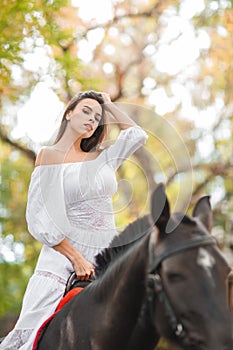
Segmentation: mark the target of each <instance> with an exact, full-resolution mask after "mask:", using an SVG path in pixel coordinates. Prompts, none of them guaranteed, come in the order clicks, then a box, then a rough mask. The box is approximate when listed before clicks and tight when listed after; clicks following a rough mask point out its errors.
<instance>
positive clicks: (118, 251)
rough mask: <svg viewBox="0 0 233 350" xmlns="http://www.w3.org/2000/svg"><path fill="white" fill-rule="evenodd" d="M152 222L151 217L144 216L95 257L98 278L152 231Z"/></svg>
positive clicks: (131, 224)
mask: <svg viewBox="0 0 233 350" xmlns="http://www.w3.org/2000/svg"><path fill="white" fill-rule="evenodd" d="M151 227H152V224H151V220H150V217H149V215H146V216H143V217H142V218H139V219H137V220H135V221H134V222H132V223H130V224H129V225H128V226H127V227H126V228H125V229H124V231H122V232H121V233H120V234H119V235H116V236H115V237H114V238H113V240H112V241H111V243H110V245H109V247H108V248H105V249H103V250H102V251H101V252H100V253H99V254H97V255H96V256H95V262H96V264H95V265H96V268H95V276H96V278H98V277H100V276H101V275H103V273H104V272H105V271H106V269H107V267H108V266H109V265H110V264H111V263H112V262H113V261H115V260H116V259H117V258H118V257H119V256H121V255H123V254H124V253H125V252H126V251H128V249H129V248H131V247H132V246H133V245H134V244H135V243H136V242H138V241H140V240H141V239H142V238H143V237H144V236H145V235H146V234H148V233H149V232H150V231H151Z"/></svg>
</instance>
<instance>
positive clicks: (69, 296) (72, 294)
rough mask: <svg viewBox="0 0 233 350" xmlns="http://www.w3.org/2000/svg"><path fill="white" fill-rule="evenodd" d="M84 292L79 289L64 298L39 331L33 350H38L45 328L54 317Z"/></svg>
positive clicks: (73, 290)
mask: <svg viewBox="0 0 233 350" xmlns="http://www.w3.org/2000/svg"><path fill="white" fill-rule="evenodd" d="M82 290H83V288H80V287H77V288H74V289H72V290H71V291H69V292H68V293H67V294H66V295H65V296H64V298H62V299H61V301H60V303H59V304H58V306H57V308H56V310H55V312H54V313H53V314H52V315H51V316H50V317H49V318H48V319H47V320H46V321H44V322H43V323H42V325H41V326H40V328H39V329H38V331H37V333H36V337H35V340H34V343H33V347H32V350H36V349H37V344H38V341H39V339H40V336H41V335H42V333H43V331H44V329H45V327H46V326H47V325H48V324H49V322H50V321H51V320H52V319H53V318H54V316H55V315H56V314H57V313H58V312H59V311H60V310H61V308H62V307H63V306H64V305H66V304H67V303H68V301H70V300H71V299H72V298H73V297H74V296H75V295H77V294H78V293H80V292H81V291H82Z"/></svg>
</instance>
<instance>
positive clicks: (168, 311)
mask: <svg viewBox="0 0 233 350" xmlns="http://www.w3.org/2000/svg"><path fill="white" fill-rule="evenodd" d="M214 244H216V240H215V239H214V238H213V237H211V236H204V237H198V238H194V239H192V240H190V241H189V242H181V243H180V242H177V244H174V245H173V246H172V247H171V248H170V249H169V250H165V249H166V248H165V247H162V248H160V249H159V247H158V254H157V251H156V257H154V251H153V249H154V247H153V245H152V244H150V255H149V256H150V260H152V259H153V261H150V265H149V274H148V293H149V295H148V297H149V303H150V304H151V307H150V310H151V318H152V321H153V322H154V319H155V309H154V306H155V297H156V296H157V297H158V299H159V300H160V302H161V303H162V304H163V306H164V310H165V315H166V316H167V318H168V324H169V326H170V328H171V330H172V333H173V335H174V336H175V337H176V338H178V339H179V340H180V341H182V342H183V343H186V342H188V335H187V332H186V331H185V329H184V326H183V324H182V322H179V321H178V318H177V317H176V314H175V311H174V309H173V307H172V305H171V303H170V301H169V298H168V296H167V293H166V291H165V289H164V286H163V281H162V278H161V276H160V273H159V268H160V266H161V263H162V262H163V261H164V260H166V259H168V258H170V257H171V256H174V255H177V254H180V253H182V252H184V251H187V250H190V249H193V248H196V247H202V246H206V245H214ZM152 257H153V258H152ZM153 311H154V312H153Z"/></svg>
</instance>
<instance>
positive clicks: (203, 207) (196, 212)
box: [193, 196, 213, 232]
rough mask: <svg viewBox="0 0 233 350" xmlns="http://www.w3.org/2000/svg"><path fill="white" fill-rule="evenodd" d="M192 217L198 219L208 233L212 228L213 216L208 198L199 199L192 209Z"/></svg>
mask: <svg viewBox="0 0 233 350" xmlns="http://www.w3.org/2000/svg"><path fill="white" fill-rule="evenodd" d="M193 216H195V217H198V218H199V219H200V221H201V222H202V224H203V225H204V226H205V228H207V230H208V231H209V232H210V231H211V229H212V226H213V214H212V211H211V206H210V196H204V197H202V198H200V199H199V201H198V202H197V204H196V205H195V207H194V209H193Z"/></svg>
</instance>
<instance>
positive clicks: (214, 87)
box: [0, 0, 233, 349]
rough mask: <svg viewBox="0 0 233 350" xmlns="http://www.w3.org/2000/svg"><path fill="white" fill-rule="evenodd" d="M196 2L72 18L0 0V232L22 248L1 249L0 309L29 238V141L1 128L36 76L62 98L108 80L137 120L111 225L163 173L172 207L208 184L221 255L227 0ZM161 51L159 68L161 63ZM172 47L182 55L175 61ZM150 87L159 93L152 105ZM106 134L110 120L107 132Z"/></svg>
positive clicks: (27, 265) (20, 281)
mask: <svg viewBox="0 0 233 350" xmlns="http://www.w3.org/2000/svg"><path fill="white" fill-rule="evenodd" d="M74 4H75V2H74ZM203 4H204V5H203V7H201V8H196V9H194V10H192V6H190V5H191V2H189V1H188V0H183V1H175V0H165V1H164V0H163V1H162V0H150V1H147V2H145V1H142V0H141V1H137V2H135V1H133V0H130V1H123V2H122V1H117V0H115V1H112V18H111V19H109V21H107V22H105V23H98V21H95V20H93V19H90V20H84V19H82V18H80V16H79V12H78V8H76V7H75V5H72V3H71V2H70V1H67V0H59V1H50V0H47V1H45V0H44V1H43V0H34V1H24V0H20V1H13V0H10V1H3V4H2V7H1V21H0V29H1V38H0V57H1V58H0V91H1V110H0V122H1V124H0V138H1V140H2V145H1V146H2V153H1V161H2V166H1V178H2V183H1V186H2V190H1V202H0V203H1V228H2V230H1V236H0V237H1V238H0V239H1V243H2V247H4V249H8V248H9V252H13V254H16V253H15V252H16V250H17V249H19V247H21V246H20V245H18V246H17V244H19V242H21V243H23V247H25V248H24V249H25V254H21V255H20V257H21V258H22V256H23V257H24V259H25V260H24V261H23V262H21V261H18V262H17V264H16V263H15V262H14V263H13V262H9V261H6V259H5V258H4V255H3V254H2V250H1V254H0V257H1V262H2V263H1V264H0V269H1V271H0V276H1V278H2V279H4V280H2V281H0V282H3V283H1V285H3V286H4V290H3V291H1V300H3V303H2V305H3V306H2V308H1V309H0V316H1V317H3V316H4V314H5V313H7V312H9V311H18V310H19V305H17V302H16V301H15V300H16V298H17V300H20V299H21V296H22V295H23V290H24V288H25V286H26V282H27V280H28V278H29V276H30V274H31V272H32V269H33V266H34V264H35V260H36V256H37V254H38V251H39V249H40V244H38V243H37V242H35V241H34V240H33V239H32V238H31V237H30V235H29V234H28V233H27V228H26V223H25V218H24V212H25V205H26V194H27V186H28V183H29V178H30V173H31V171H32V169H33V161H34V159H35V150H36V149H37V148H38V145H35V143H34V142H32V140H30V139H28V138H26V137H25V138H24V139H20V140H19V139H18V140H17V139H15V138H13V134H12V131H13V130H14V126H15V125H16V122H17V117H16V114H17V110H18V109H19V108H20V107H21V106H22V105H23V104H24V103H25V102H26V101H27V100H28V99H29V97H30V94H31V92H32V90H33V88H34V87H35V86H36V84H37V83H38V82H48V81H49V84H50V87H51V89H53V91H54V92H55V93H56V94H57V96H58V97H59V98H60V100H61V101H62V102H64V103H66V102H67V101H68V100H69V98H70V97H71V96H73V95H74V94H75V93H76V92H77V91H79V90H85V89H90V88H91V89H97V90H100V91H108V92H110V94H111V96H112V99H113V100H114V101H116V102H117V103H120V104H121V107H122V108H123V109H124V110H125V111H127V112H128V113H129V114H130V115H132V116H133V117H134V118H135V120H136V121H137V122H138V123H139V124H140V125H142V126H143V127H144V128H145V130H146V131H147V132H148V134H149V140H148V142H147V145H146V147H145V148H141V149H140V150H138V151H137V152H136V153H135V155H134V156H133V157H131V159H130V160H128V161H127V162H125V163H124V165H123V166H122V167H121V168H120V169H119V174H118V175H119V177H120V178H125V179H126V181H123V182H120V186H119V193H120V196H117V195H116V196H115V198H114V206H115V209H116V223H117V226H118V227H119V229H120V228H123V227H124V226H125V225H126V224H127V223H128V222H129V221H131V220H133V219H134V218H136V217H137V216H138V215H143V214H144V213H145V212H147V211H148V205H149V200H148V199H149V196H148V194H149V191H150V190H151V188H152V187H153V186H155V184H156V183H158V182H160V181H166V183H167V188H168V193H169V196H170V197H171V201H172V202H173V203H174V208H173V209H179V208H181V209H185V210H188V208H189V209H191V207H192V205H193V203H194V202H196V199H197V198H198V197H200V196H201V195H202V194H204V193H207V194H210V195H212V198H213V204H214V213H215V228H214V230H213V232H214V233H215V235H216V236H217V237H218V239H219V242H220V243H221V245H222V247H223V248H224V249H225V250H224V253H225V254H226V255H227V257H228V258H229V259H230V261H232V251H231V249H232V246H233V241H232V239H233V238H232V230H233V220H232V209H233V182H232V175H233V173H232V171H233V170H232V150H233V149H232V144H233V143H232V141H233V139H232V128H233V109H232V105H233V104H232V98H233V95H232V94H233V93H232V89H231V86H232V84H233V75H232V64H233V51H232V50H233V49H232V34H233V33H232V31H233V26H232V23H233V19H232V1H227V0H205V2H203ZM185 9H186V10H185ZM187 9H188V10H189V11H187ZM187 32H189V33H191V35H192V38H193V39H192V40H193V42H194V45H196V46H195V48H196V51H195V50H194V55H196V56H192V57H195V59H194V58H192V59H191V58H190V59H189V60H188V59H186V61H185V58H184V57H182V56H181V54H180V52H179V50H180V48H181V47H182V46H184V43H185V36H186V35H187ZM83 45H86V46H87V47H88V48H89V52H90V55H91V57H92V59H91V60H90V61H89V62H87V61H84V60H83V59H82V58H80V57H82V55H81V53H82V47H83ZM172 48H175V51H174V50H173V51H171V49H172ZM163 52H167V66H166V67H165V68H166V69H165V68H164V64H161V57H164V56H163V55H162V53H163ZM174 52H175V53H174ZM184 52H185V54H186V55H187V57H191V56H189V55H188V53H187V50H186V51H184ZM171 53H173V54H171ZM38 54H40V55H42V56H43V57H44V59H45V61H46V64H44V65H40V64H39V63H38V67H36V69H35V68H33V69H32V68H31V67H30V65H29V64H28V62H30V59H31V58H32V57H34V58H35V57H37V55H38ZM173 55H175V57H173ZM176 57H178V63H179V58H180V61H181V62H183V63H182V64H181V63H180V65H179V64H177V65H176V66H175V68H174V65H173V63H174V60H175V58H176ZM162 63H164V62H162ZM172 67H173V69H172ZM158 96H162V97H163V100H164V105H163V106H161V103H160V104H159V98H158ZM165 107H166V108H165ZM190 113H191V114H192V117H191V116H190ZM115 136H116V129H112V131H111V137H113V138H114V137H115ZM129 198H130V200H129ZM177 199H178V201H177ZM176 202H178V204H175V203H176ZM178 207H179V208H178ZM6 247H8V248H6ZM17 247H18V248H17ZM1 249H2V248H1ZM21 258H20V259H21ZM15 259H16V260H15V261H17V257H16V255H15ZM2 272H3V273H2ZM6 275H7V276H10V277H9V278H6V277H5V276H6ZM6 290H7V291H8V293H6ZM6 294H7V296H6ZM4 298H5V299H4ZM164 347H165V345H163V342H161V345H160V348H162V349H163V348H164ZM169 349H171V347H169Z"/></svg>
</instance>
